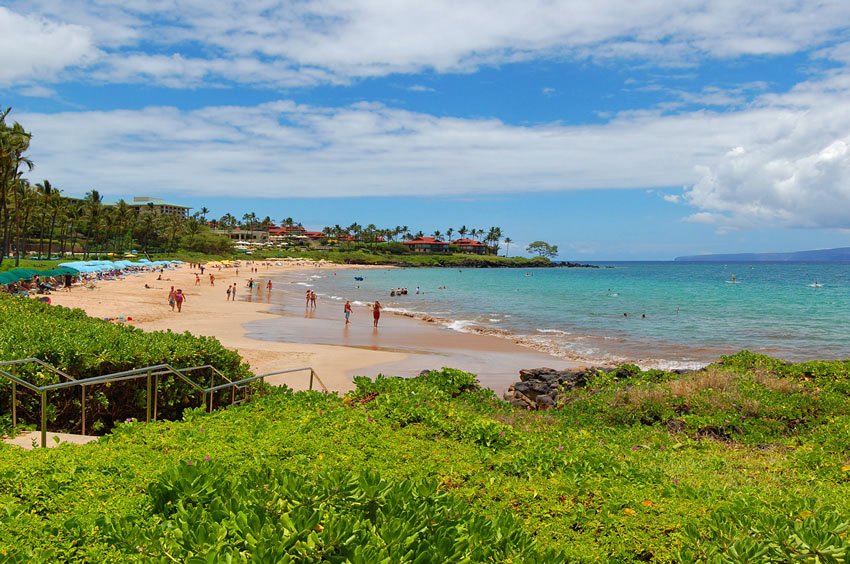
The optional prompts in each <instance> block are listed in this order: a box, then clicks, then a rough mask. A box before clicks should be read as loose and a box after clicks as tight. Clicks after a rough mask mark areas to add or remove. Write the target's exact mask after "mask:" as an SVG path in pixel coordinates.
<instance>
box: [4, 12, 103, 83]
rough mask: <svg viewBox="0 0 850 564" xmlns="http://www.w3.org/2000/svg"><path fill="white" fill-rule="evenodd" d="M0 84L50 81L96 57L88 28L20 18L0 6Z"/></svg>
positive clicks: (22, 16)
mask: <svg viewBox="0 0 850 564" xmlns="http://www.w3.org/2000/svg"><path fill="white" fill-rule="evenodd" d="M0 53H2V54H3V56H2V63H0V84H12V83H15V82H16V81H26V80H30V79H48V80H49V79H51V78H52V77H54V76H55V75H56V74H57V73H58V72H60V71H61V70H62V69H64V68H66V67H68V66H74V65H82V64H87V63H88V62H90V61H92V60H94V59H95V58H96V56H97V50H96V49H95V47H94V45H93V43H92V37H91V33H90V32H89V30H88V29H86V28H84V27H81V26H78V25H71V24H64V23H55V22H50V21H47V20H45V19H43V18H41V17H39V16H24V15H20V14H17V13H15V12H12V11H11V10H9V9H7V8H4V7H2V6H0Z"/></svg>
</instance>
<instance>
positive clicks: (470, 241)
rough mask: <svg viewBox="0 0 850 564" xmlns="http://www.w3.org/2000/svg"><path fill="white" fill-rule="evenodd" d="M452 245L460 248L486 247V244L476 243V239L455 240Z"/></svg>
mask: <svg viewBox="0 0 850 564" xmlns="http://www.w3.org/2000/svg"><path fill="white" fill-rule="evenodd" d="M452 245H458V246H460V247H486V246H487V245H485V244H484V243H482V242H480V241H476V240H475V239H455V240H454V241H452Z"/></svg>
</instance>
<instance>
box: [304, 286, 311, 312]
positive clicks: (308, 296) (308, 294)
mask: <svg viewBox="0 0 850 564" xmlns="http://www.w3.org/2000/svg"><path fill="white" fill-rule="evenodd" d="M304 307H305V308H308V307H310V289H309V288H307V304H306V305H305V306H304Z"/></svg>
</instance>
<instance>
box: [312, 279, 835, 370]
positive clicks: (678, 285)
mask: <svg viewBox="0 0 850 564" xmlns="http://www.w3.org/2000/svg"><path fill="white" fill-rule="evenodd" d="M600 266H604V268H598V269H590V268H555V269H533V270H516V269H462V270H456V269H401V268H399V269H386V270H374V269H369V270H359V271H351V270H345V271H337V272H336V274H335V275H334V273H333V271H331V270H330V269H322V270H320V271H315V272H309V273H304V274H301V275H299V276H301V279H300V280H298V282H297V283H300V284H302V285H307V284H310V285H312V287H313V289H314V290H315V291H316V292H317V293H318V294H320V295H322V296H324V299H325V300H337V301H342V300H344V299H351V300H354V301H359V302H363V303H365V302H369V301H374V300H375V299H379V300H380V301H381V303H382V304H384V305H385V306H388V308H389V309H395V310H401V311H407V312H413V313H416V314H419V315H429V316H432V317H435V318H438V319H439V321H440V322H441V323H443V324H444V325H446V326H447V327H449V328H451V329H453V330H457V331H479V332H486V333H494V334H497V335H502V336H504V337H506V338H512V339H515V340H518V341H521V342H523V343H525V344H528V345H529V346H532V347H534V348H538V349H541V350H546V351H548V352H550V353H553V354H556V355H558V356H562V357H566V358H575V359H584V360H603V361H607V360H611V361H618V362H621V361H632V362H637V363H638V364H640V365H642V366H645V367H648V366H663V367H695V366H700V365H703V364H706V363H708V362H711V361H712V360H715V359H716V358H717V357H718V356H719V355H721V354H729V353H733V352H736V351H738V350H741V349H744V348H746V349H749V350H752V351H757V352H763V353H766V354H770V355H773V356H778V357H780V358H786V359H788V360H806V359H827V358H844V357H850V336H848V327H850V324H848V316H850V265H848V264H835V263H830V264H820V263H755V264H734V265H732V264H730V265H722V264H703V263H700V264H695V263H674V262H645V263H637V262H629V263H607V264H601V263H600ZM733 275H734V276H735V279H736V283H732V277H733ZM355 276H361V277H363V280H362V281H356V280H355V279H354V277H355ZM815 281H817V283H819V284H820V285H821V287H813V285H814V283H815ZM398 287H406V288H407V289H408V291H409V293H408V295H406V296H399V297H390V295H389V291H390V289H391V288H398ZM417 287H419V288H420V293H419V294H416V288H417ZM341 308H342V306H341V305H340V309H341ZM624 314H626V315H624ZM644 316H645V317H644Z"/></svg>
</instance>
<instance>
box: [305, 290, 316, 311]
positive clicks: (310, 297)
mask: <svg viewBox="0 0 850 564" xmlns="http://www.w3.org/2000/svg"><path fill="white" fill-rule="evenodd" d="M317 297H318V296H316V292H314V291H313V290H311V289H309V288H307V307H308V308H310V309H316V299H317Z"/></svg>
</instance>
